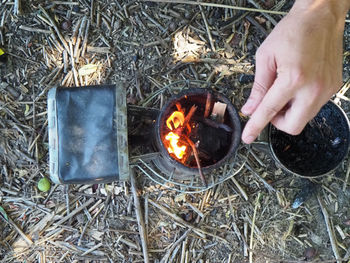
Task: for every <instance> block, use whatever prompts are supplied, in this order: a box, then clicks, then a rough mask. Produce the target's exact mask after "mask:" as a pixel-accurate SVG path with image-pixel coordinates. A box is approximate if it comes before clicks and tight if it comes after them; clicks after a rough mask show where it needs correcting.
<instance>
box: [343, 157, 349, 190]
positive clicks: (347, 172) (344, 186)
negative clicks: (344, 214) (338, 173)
mask: <svg viewBox="0 0 350 263" xmlns="http://www.w3.org/2000/svg"><path fill="white" fill-rule="evenodd" d="M349 175H350V162H349V164H348V169H347V170H346V175H345V181H344V184H343V191H344V192H345V189H346V186H347V184H348V181H349Z"/></svg>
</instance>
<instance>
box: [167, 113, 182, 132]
mask: <svg viewBox="0 0 350 263" xmlns="http://www.w3.org/2000/svg"><path fill="white" fill-rule="evenodd" d="M184 121H185V116H184V115H183V113H182V112H181V111H174V112H173V113H172V114H171V115H170V117H169V118H168V119H167V120H166V126H168V128H169V129H170V130H172V129H173V126H174V128H175V129H176V128H177V127H179V126H180V125H181V126H182V125H183V124H184ZM171 123H172V124H173V126H172V125H171Z"/></svg>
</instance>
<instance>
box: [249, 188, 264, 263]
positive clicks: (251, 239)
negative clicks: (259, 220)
mask: <svg viewBox="0 0 350 263" xmlns="http://www.w3.org/2000/svg"><path fill="white" fill-rule="evenodd" d="M260 196H261V193H260V192H259V194H258V196H257V197H256V201H255V208H254V214H253V220H252V227H251V229H250V240H249V263H253V240H254V239H253V237H254V227H255V219H256V212H257V210H258V204H259V199H260Z"/></svg>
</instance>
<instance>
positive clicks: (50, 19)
mask: <svg viewBox="0 0 350 263" xmlns="http://www.w3.org/2000/svg"><path fill="white" fill-rule="evenodd" d="M39 8H40V10H41V12H43V14H44V15H45V16H46V18H47V19H48V20H49V21H50V23H51V26H52V27H53V28H54V29H55V31H56V34H57V36H58V38H59V39H60V40H61V42H62V44H63V46H64V47H65V49H67V50H69V47H68V44H67V41H66V40H65V39H64V37H63V36H62V34H61V32H60V30H59V28H58V27H57V25H56V23H55V21H54V20H53V19H52V18H51V16H50V15H49V14H48V13H47V12H46V10H45V9H44V8H43V7H42V6H41V5H39Z"/></svg>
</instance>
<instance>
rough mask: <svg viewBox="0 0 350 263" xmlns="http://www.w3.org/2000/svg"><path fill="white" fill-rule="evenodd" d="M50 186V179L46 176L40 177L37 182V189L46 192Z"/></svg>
mask: <svg viewBox="0 0 350 263" xmlns="http://www.w3.org/2000/svg"><path fill="white" fill-rule="evenodd" d="M50 188H51V183H50V180H49V179H47V178H46V177H44V178H41V179H40V180H39V182H38V189H39V190H40V191H42V192H47V191H49V190H50Z"/></svg>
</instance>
